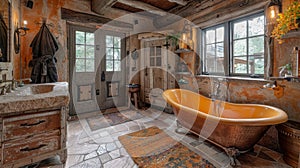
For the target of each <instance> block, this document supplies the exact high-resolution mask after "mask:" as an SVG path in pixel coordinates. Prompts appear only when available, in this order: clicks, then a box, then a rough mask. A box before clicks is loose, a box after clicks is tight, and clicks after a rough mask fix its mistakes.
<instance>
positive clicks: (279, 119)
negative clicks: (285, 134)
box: [162, 89, 288, 126]
mask: <svg viewBox="0 0 300 168" xmlns="http://www.w3.org/2000/svg"><path fill="white" fill-rule="evenodd" d="M177 90H180V91H184V92H190V93H192V94H198V95H200V96H201V97H204V98H206V99H209V100H211V99H210V98H208V97H206V96H203V95H201V94H199V93H196V92H193V91H190V90H186V89H168V90H165V91H164V92H163V95H162V96H163V98H164V99H165V100H166V101H167V103H169V104H170V105H171V106H175V107H176V108H177V109H180V110H182V111H184V110H189V111H192V112H194V113H197V115H200V116H201V117H203V118H206V120H208V121H212V122H220V123H222V124H233V125H243V126H267V125H277V124H281V123H284V122H286V121H288V116H287V114H286V112H285V111H283V110H281V109H279V108H277V107H273V106H269V105H263V104H247V105H249V106H260V107H265V108H270V109H273V110H274V111H276V112H277V115H274V116H272V117H268V118H251V119H250V118H247V119H246V118H243V119H236V118H223V117H217V116H213V115H209V114H207V113H205V112H202V111H199V110H195V109H193V108H190V107H186V106H182V105H180V104H179V103H177V102H175V101H174V100H171V99H169V98H167V97H168V96H167V94H168V93H169V92H175V91H177ZM216 101H219V100H216ZM225 103H228V104H232V105H238V106H239V105H245V104H241V103H230V102H226V101H225Z"/></svg>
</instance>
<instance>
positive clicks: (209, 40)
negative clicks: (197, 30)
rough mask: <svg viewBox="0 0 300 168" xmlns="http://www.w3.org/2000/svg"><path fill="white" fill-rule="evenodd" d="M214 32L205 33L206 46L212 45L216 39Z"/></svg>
mask: <svg viewBox="0 0 300 168" xmlns="http://www.w3.org/2000/svg"><path fill="white" fill-rule="evenodd" d="M215 36H216V33H215V30H208V31H206V44H210V43H214V42H215V39H216V37H215Z"/></svg>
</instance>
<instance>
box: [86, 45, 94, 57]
mask: <svg viewBox="0 0 300 168" xmlns="http://www.w3.org/2000/svg"><path fill="white" fill-rule="evenodd" d="M86 58H95V50H94V46H86Z"/></svg>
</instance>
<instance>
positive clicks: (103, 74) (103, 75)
mask: <svg viewBox="0 0 300 168" xmlns="http://www.w3.org/2000/svg"><path fill="white" fill-rule="evenodd" d="M101 81H105V73H104V71H102V73H101Z"/></svg>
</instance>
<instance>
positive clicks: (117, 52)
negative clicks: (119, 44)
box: [114, 49, 121, 60]
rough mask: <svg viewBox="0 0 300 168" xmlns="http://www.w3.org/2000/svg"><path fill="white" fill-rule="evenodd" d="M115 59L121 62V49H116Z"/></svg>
mask: <svg viewBox="0 0 300 168" xmlns="http://www.w3.org/2000/svg"><path fill="white" fill-rule="evenodd" d="M114 59H116V60H121V49H114Z"/></svg>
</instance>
